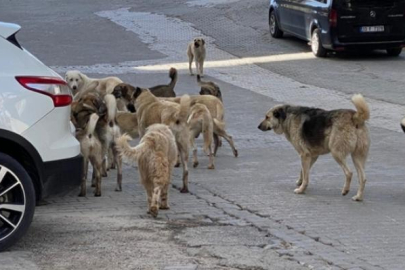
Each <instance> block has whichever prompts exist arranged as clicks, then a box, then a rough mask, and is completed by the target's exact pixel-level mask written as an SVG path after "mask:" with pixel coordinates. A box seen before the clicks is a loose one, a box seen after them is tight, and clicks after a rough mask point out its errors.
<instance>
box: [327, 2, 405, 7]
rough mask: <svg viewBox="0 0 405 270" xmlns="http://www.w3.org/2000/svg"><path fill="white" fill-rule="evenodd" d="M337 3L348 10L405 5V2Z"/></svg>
mask: <svg viewBox="0 0 405 270" xmlns="http://www.w3.org/2000/svg"><path fill="white" fill-rule="evenodd" d="M335 3H336V4H338V5H343V6H344V7H347V8H358V7H389V6H395V5H396V4H400V3H401V4H402V3H405V0H337V1H335Z"/></svg>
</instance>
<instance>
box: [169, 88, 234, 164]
mask: <svg viewBox="0 0 405 270" xmlns="http://www.w3.org/2000/svg"><path fill="white" fill-rule="evenodd" d="M190 99H191V106H194V105H195V104H203V105H205V106H206V107H207V109H208V110H209V111H210V113H211V116H212V119H213V121H214V145H215V146H214V155H216V154H217V151H218V146H219V137H223V138H224V139H225V140H226V141H227V142H228V143H229V145H230V146H231V148H232V152H233V155H234V156H235V157H237V156H238V150H236V147H235V144H234V142H233V139H232V136H230V135H229V134H228V133H227V132H226V130H225V121H224V105H223V104H222V102H221V101H220V100H219V99H218V98H216V97H214V96H211V95H202V96H190ZM164 100H168V101H172V102H176V103H179V102H180V99H179V98H178V97H176V98H165V99H164Z"/></svg>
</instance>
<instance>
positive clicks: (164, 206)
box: [159, 205, 170, 210]
mask: <svg viewBox="0 0 405 270" xmlns="http://www.w3.org/2000/svg"><path fill="white" fill-rule="evenodd" d="M159 209H161V210H169V209H170V206H168V205H161V206H160V207H159Z"/></svg>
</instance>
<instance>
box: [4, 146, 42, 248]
mask: <svg viewBox="0 0 405 270" xmlns="http://www.w3.org/2000/svg"><path fill="white" fill-rule="evenodd" d="M34 210H35V191H34V186H33V183H32V180H31V177H30V176H29V175H28V173H27V171H26V170H25V169H24V168H23V167H22V166H21V164H20V163H18V161H16V160H15V159H14V158H12V157H10V156H8V155H5V154H3V153H0V251H2V250H5V249H7V248H9V247H10V246H11V245H13V244H14V243H15V242H17V241H18V240H19V239H20V238H21V237H22V236H23V235H24V234H25V232H26V231H27V229H28V227H29V226H30V224H31V221H32V218H33V216H34Z"/></svg>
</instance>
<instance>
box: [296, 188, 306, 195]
mask: <svg viewBox="0 0 405 270" xmlns="http://www.w3.org/2000/svg"><path fill="white" fill-rule="evenodd" d="M304 192H305V190H304V189H302V188H296V189H295V190H294V193H295V194H304Z"/></svg>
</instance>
